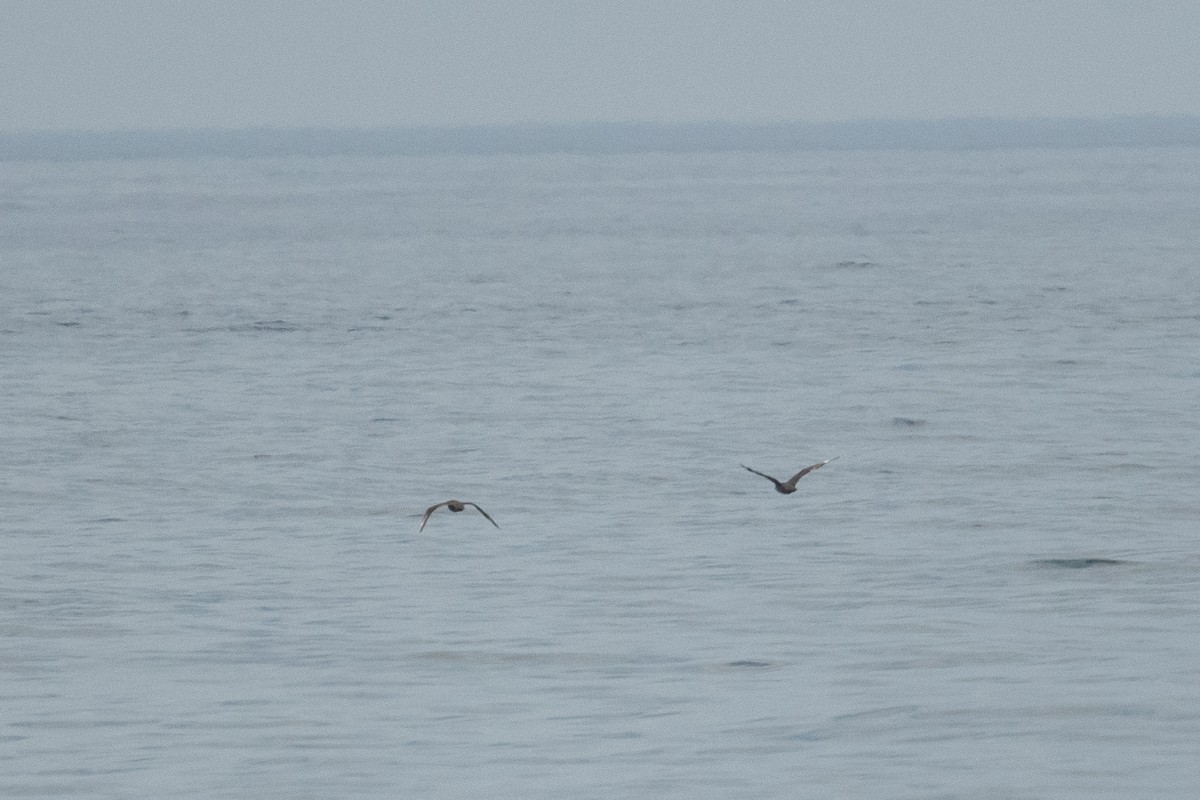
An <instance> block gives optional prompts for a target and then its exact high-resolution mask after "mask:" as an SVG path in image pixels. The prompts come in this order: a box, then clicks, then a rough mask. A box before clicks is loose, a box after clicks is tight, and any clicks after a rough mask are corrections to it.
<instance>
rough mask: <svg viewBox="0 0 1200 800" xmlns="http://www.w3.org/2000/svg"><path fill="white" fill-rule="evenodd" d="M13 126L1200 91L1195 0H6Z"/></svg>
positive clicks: (1143, 102) (395, 120)
mask: <svg viewBox="0 0 1200 800" xmlns="http://www.w3.org/2000/svg"><path fill="white" fill-rule="evenodd" d="M0 12H2V15H3V16H2V18H3V20H4V24H3V26H0V76H2V78H3V79H2V80H0V109H2V111H0V115H2V117H0V130H3V131H9V132H21V131H36V130H50V131H53V130H72V129H84V130H129V129H161V128H242V127H262V126H267V127H295V126H333V127H373V126H423V125H437V126H441V125H456V124H484V125H488V124H507V123H515V122H533V123H542V122H548V123H564V122H565V123H570V122H590V121H601V122H603V121H647V122H669V123H674V122H695V121H703V120H722V121H729V122H771V121H806V122H824V121H839V120H854V119H880V118H883V119H889V118H890V119H942V118H947V117H1081V116H1082V117H1103V116H1108V115H1139V114H1153V115H1191V114H1196V113H1198V112H1200V47H1197V45H1196V41H1197V34H1198V33H1200V3H1196V2H1140V3H1139V2H1020V3H1004V4H984V3H977V2H862V1H861V0H857V1H851V2H845V0H843V1H841V2H738V3H732V2H730V3H716V2H596V3H567V2H479V3H464V2H378V1H374V0H364V1H362V2H319V1H318V0H291V1H290V2H283V1H282V0H279V1H274V0H273V1H271V2H255V1H251V2H217V1H215V0H210V1H209V2H202V1H200V0H197V1H196V2H169V1H164V0H108V2H54V1H53V0H50V1H48V2H12V1H11V0H0Z"/></svg>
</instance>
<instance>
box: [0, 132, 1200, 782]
mask: <svg viewBox="0 0 1200 800" xmlns="http://www.w3.org/2000/svg"><path fill="white" fill-rule="evenodd" d="M1198 223H1200V151H1198V150H1195V149H1179V150H1171V149H1126V150H1120V149H1114V150H1103V149H1097V150H997V151H981V152H955V153H950V152H924V153H917V152H845V153H819V152H814V153H796V154H778V153H774V154H764V153H759V154H730V153H726V154H696V155H680V154H675V155H653V154H650V155H625V156H555V155H535V156H520V157H517V156H446V157H428V158H367V157H364V158H334V157H330V158H286V159H274V160H273V159H242V160H237V159H228V160H222V159H215V158H208V159H199V158H197V159H180V160H158V161H156V160H143V161H138V160H133V161H78V162H62V163H57V162H49V161H44V162H21V163H17V162H9V163H0V489H2V491H3V503H2V505H0V709H2V714H0V796H3V797H6V798H34V797H72V798H135V797H136V798H141V797H145V798H151V797H153V798H161V797H171V798H205V799H209V798H250V797H253V798H280V799H281V800H282V799H284V798H287V799H289V800H294V799H296V798H396V797H408V798H417V797H431V798H432V797H437V798H474V797H487V798H556V799H557V798H614V797H619V798H634V797H637V798H643V797H644V798H722V799H723V800H731V799H733V798H834V797H837V798H851V797H861V798H964V799H966V798H971V799H975V798H985V799H986V798H1006V799H1007V798H1017V799H1024V798H1030V799H1032V798H1089V799H1091V800H1095V799H1096V798H1113V799H1114V800H1116V799H1117V798H1120V799H1121V800H1125V799H1126V798H1131V797H1136V798H1195V797H1197V796H1200V767H1198V766H1197V765H1200V468H1198V467H1197V454H1198V452H1200V272H1198V270H1200V238H1198V236H1197V232H1198V230H1200V227H1198ZM833 456H838V457H839V458H838V460H836V461H834V462H832V463H831V464H829V465H827V466H826V467H824V468H822V469H820V470H818V471H816V472H814V473H812V474H810V475H808V476H807V477H805V478H804V479H803V480H802V481H801V482H800V483H799V491H797V492H796V493H795V494H792V495H788V496H784V495H781V494H778V493H776V492H775V491H774V490H773V488H772V486H771V484H769V483H768V482H767V481H766V480H764V479H762V478H759V477H757V476H755V475H752V474H750V473H749V472H747V471H745V470H743V469H742V468H741V466H739V465H740V464H746V465H748V466H751V467H754V468H755V469H757V470H760V471H763V472H767V473H770V474H773V475H776V476H779V477H787V476H789V475H791V474H792V473H793V472H795V471H797V470H798V469H799V468H801V467H803V466H806V465H808V464H811V463H814V462H816V461H819V460H823V459H826V458H831V457H833ZM450 498H459V499H463V500H469V501H474V502H476V503H478V504H479V505H480V506H481V507H483V508H484V509H485V510H486V511H487V512H488V513H489V514H491V515H492V516H493V517H494V518H495V519H496V521H497V523H498V524H499V526H500V528H499V530H497V529H496V528H493V527H492V526H491V525H490V524H489V523H488V522H487V520H486V519H484V518H483V517H482V516H480V515H479V514H477V513H475V512H474V510H473V509H471V508H468V509H467V511H466V512H464V513H459V514H454V513H450V512H449V511H447V510H446V509H442V510H439V511H438V512H436V513H435V514H434V515H433V516H432V517H431V518H430V520H429V524H428V526H427V527H426V528H425V530H424V531H421V532H418V527H419V525H420V522H421V517H422V513H423V512H424V510H425V508H426V507H427V506H429V505H432V504H433V503H435V502H440V501H443V500H447V499H450Z"/></svg>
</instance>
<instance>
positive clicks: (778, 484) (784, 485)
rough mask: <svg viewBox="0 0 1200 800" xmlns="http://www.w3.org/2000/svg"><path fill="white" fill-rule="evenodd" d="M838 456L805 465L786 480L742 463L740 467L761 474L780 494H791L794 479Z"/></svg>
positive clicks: (794, 488) (794, 485)
mask: <svg viewBox="0 0 1200 800" xmlns="http://www.w3.org/2000/svg"><path fill="white" fill-rule="evenodd" d="M838 458H839V456H834V457H833V458H827V459H825V460H824V461H822V462H820V463H817V464H813V465H812V466H811V467H805V468H804V469H802V470H800V471H799V472H797V473H796V474H795V475H793V476H792V477H791V479H790V480H788V481H787V482H783V481H777V480H775V479H774V478H772V477H771V476H770V475H768V474H766V473H765V472H759V471H758V470H756V469H750V468H749V467H747V466H746V465H745V464H742V469H748V470H750V471H751V472H753V473H754V474H755V475H761V476H762V477H764V478H766V479H767V480H769V481H770V482H771V483H773V484H775V491H777V492H779V493H780V494H791V493H792V492H794V491H796V481H798V480H800V479H801V478H803V477H804V476H805V475H807V474H808V473H810V472H812V471H813V470H814V469H820V468H821V467H823V466H825V465H826V464H828V463H829V462H830V461H834V460H836V459H838Z"/></svg>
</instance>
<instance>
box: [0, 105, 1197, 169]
mask: <svg viewBox="0 0 1200 800" xmlns="http://www.w3.org/2000/svg"><path fill="white" fill-rule="evenodd" d="M1196 146H1200V115H1174V116H1165V115H1110V116H1103V117H944V118H938V119H897V118H880V119H860V120H844V121H831V122H803V121H791V122H788V121H779V122H728V121H708V122H639V121H625V122H600V121H595V122H558V123H535V122H520V123H497V124H458V125H410V126H401V125H395V126H320V125H312V126H278V127H272V126H256V127H239V128H157V129H151V128H144V129H123V130H117V129H113V130H87V129H78V130H45V131H25V132H0V161H34V160H50V161H59V160H105V159H115V160H136V159H153V158H194V157H230V158H256V157H284V156H314V157H318V156H338V155H342V156H355V155H358V156H432V155H536V154H552V153H561V154H577V155H615V154H634V153H649V152H667V153H689V152H737V151H747V152H789V151H794V152H799V151H806V150H814V151H815V150H930V151H932V150H988V149H1025V148H1034V149H1036V148H1085V149H1086V148H1097V147H1196Z"/></svg>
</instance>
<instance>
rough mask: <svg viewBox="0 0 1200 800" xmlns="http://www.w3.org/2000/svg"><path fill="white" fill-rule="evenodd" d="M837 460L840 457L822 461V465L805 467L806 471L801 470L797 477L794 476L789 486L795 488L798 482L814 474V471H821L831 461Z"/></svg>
mask: <svg viewBox="0 0 1200 800" xmlns="http://www.w3.org/2000/svg"><path fill="white" fill-rule="evenodd" d="M837 458H838V456H834V457H833V458H827V459H825V460H824V461H821V462H820V463H817V464H813V465H812V466H811V467H805V468H804V469H802V470H800V471H799V472H797V473H796V474H795V475H793V476H792V478H791V480H789V481H788V485H789V486H795V485H796V481H798V480H800V479H801V478H803V477H804V476H805V475H807V474H808V473H810V472H812V471H813V470H814V469H820V468H821V467H823V466H825V465H826V464H828V463H829V462H830V461H835V460H837Z"/></svg>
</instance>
